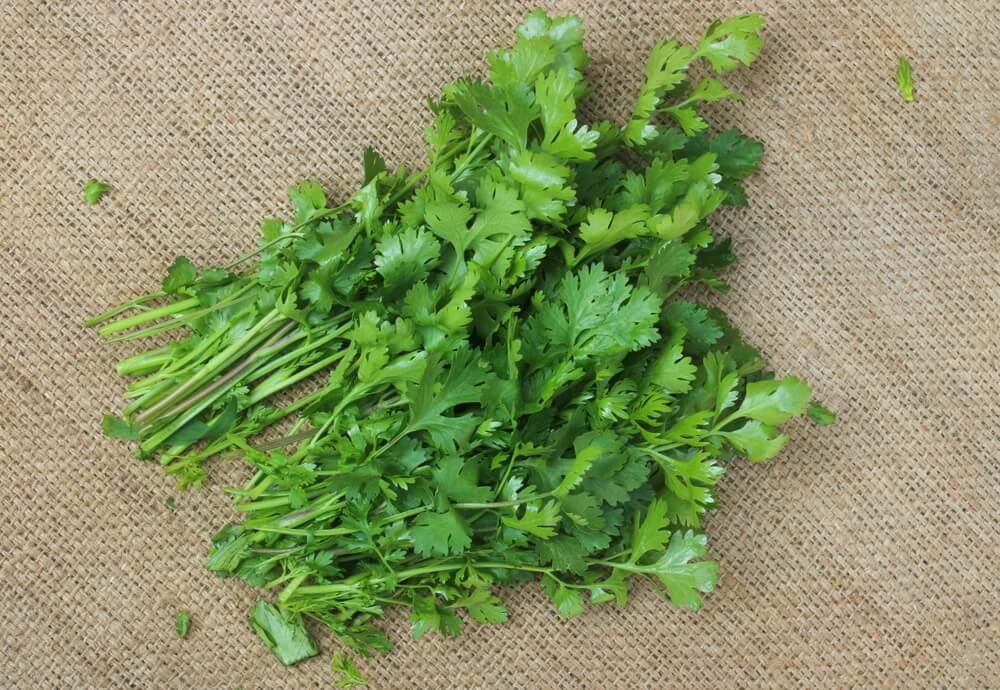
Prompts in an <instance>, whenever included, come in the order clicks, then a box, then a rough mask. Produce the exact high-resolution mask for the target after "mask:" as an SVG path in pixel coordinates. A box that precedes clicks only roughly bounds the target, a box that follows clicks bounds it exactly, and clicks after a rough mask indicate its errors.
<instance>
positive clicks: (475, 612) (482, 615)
mask: <svg viewBox="0 0 1000 690" xmlns="http://www.w3.org/2000/svg"><path fill="white" fill-rule="evenodd" d="M455 605H456V606H462V607H465V610H466V611H468V612H469V616H470V617H471V618H472V620H474V621H478V622H479V623H492V624H497V623H506V622H507V609H506V608H504V606H503V604H502V603H501V602H500V600H499V599H498V598H497V597H496V596H495V595H494V594H492V593H491V592H490V591H489V590H488V589H477V590H475V591H473V592H472V594H469V595H468V596H466V597H463V598H461V599H459V600H458V601H456V602H455Z"/></svg>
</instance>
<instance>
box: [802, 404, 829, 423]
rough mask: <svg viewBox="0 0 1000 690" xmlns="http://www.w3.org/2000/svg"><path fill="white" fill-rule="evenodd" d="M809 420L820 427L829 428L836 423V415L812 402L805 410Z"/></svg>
mask: <svg viewBox="0 0 1000 690" xmlns="http://www.w3.org/2000/svg"><path fill="white" fill-rule="evenodd" d="M806 412H807V413H808V414H809V418H810V419H811V420H813V421H814V422H815V423H816V424H819V425H820V426H829V425H831V424H833V423H834V422H836V421H837V415H835V414H834V413H833V412H831V411H830V410H828V409H827V408H826V407H824V406H823V405H822V404H820V403H818V402H815V401H814V402H812V403H810V405H809V409H808V410H806Z"/></svg>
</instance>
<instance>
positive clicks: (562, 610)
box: [542, 575, 585, 618]
mask: <svg viewBox="0 0 1000 690" xmlns="http://www.w3.org/2000/svg"><path fill="white" fill-rule="evenodd" d="M542 589H544V590H545V593H546V594H547V595H548V596H549V600H550V601H552V603H553V604H555V607H556V610H557V611H559V615H560V616H561V617H562V618H575V617H576V616H579V615H580V614H582V613H583V611H584V608H585V607H584V602H583V594H582V593H581V592H580V590H578V589H572V588H570V587H567V586H565V585H563V584H562V583H560V582H557V581H556V580H554V579H553V578H551V577H549V576H547V575H546V576H545V577H543V578H542Z"/></svg>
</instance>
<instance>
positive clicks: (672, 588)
mask: <svg viewBox="0 0 1000 690" xmlns="http://www.w3.org/2000/svg"><path fill="white" fill-rule="evenodd" d="M706 541H707V539H706V537H705V535H704V534H695V533H694V532H693V531H690V530H688V531H687V532H674V534H673V536H672V537H671V538H670V545H669V546H668V547H667V550H666V551H665V552H664V553H663V555H662V556H661V557H660V558H659V559H657V561H656V562H655V563H653V564H652V565H651V566H650V567H649V572H651V573H652V574H654V575H656V577H657V578H658V579H659V580H660V582H662V583H663V586H664V587H666V589H667V594H668V595H669V597H670V603H671V604H673V605H674V606H678V607H680V606H684V607H687V608H689V609H691V610H692V611H697V610H698V609H700V608H701V604H702V598H701V594H700V593H708V592H711V591H712V590H714V589H715V584H716V582H717V581H718V572H719V564H718V563H715V562H714V561H698V562H692V561H693V560H694V559H695V558H701V557H702V556H704V555H705V543H706Z"/></svg>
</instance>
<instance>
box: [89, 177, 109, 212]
mask: <svg viewBox="0 0 1000 690" xmlns="http://www.w3.org/2000/svg"><path fill="white" fill-rule="evenodd" d="M110 189H111V185H107V184H104V183H103V182H98V181H97V180H95V179H89V180H87V181H86V182H85V183H84V184H83V200H84V201H86V202H87V203H88V204H89V205H91V206H93V205H95V204H96V203H97V202H99V201H100V200H101V197H102V196H104V195H105V193H107V192H108V191H109V190H110Z"/></svg>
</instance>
